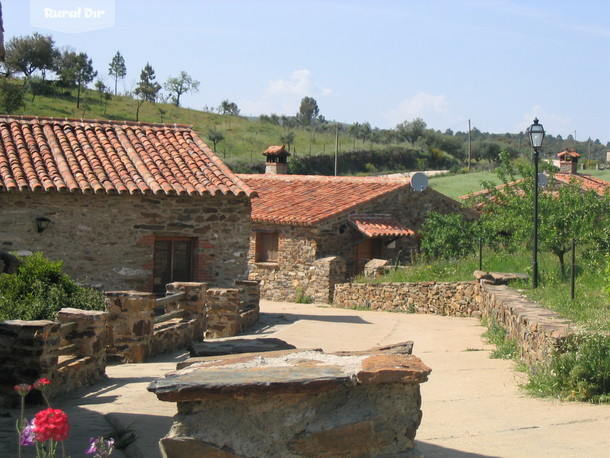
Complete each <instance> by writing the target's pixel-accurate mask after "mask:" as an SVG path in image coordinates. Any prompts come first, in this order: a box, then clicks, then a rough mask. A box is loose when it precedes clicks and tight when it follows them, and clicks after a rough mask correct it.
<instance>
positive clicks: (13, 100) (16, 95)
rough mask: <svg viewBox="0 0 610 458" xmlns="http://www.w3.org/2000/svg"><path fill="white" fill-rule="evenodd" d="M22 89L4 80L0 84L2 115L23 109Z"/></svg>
mask: <svg viewBox="0 0 610 458" xmlns="http://www.w3.org/2000/svg"><path fill="white" fill-rule="evenodd" d="M23 98H24V90H23V87H21V86H20V85H17V84H13V83H11V82H10V81H9V80H8V79H6V78H4V79H2V81H1V82H0V109H2V111H3V112H4V113H8V114H11V113H13V112H15V111H17V110H19V109H20V108H21V107H23V105H24V103H23Z"/></svg>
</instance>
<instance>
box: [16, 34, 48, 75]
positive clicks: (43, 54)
mask: <svg viewBox="0 0 610 458" xmlns="http://www.w3.org/2000/svg"><path fill="white" fill-rule="evenodd" d="M57 53H58V51H57V50H56V49H55V42H54V41H53V38H52V37H51V36H50V35H41V34H39V33H38V32H34V33H33V34H32V35H28V36H21V37H13V38H11V39H10V40H9V42H8V43H7V45H6V61H5V68H6V69H7V73H8V74H10V73H13V72H16V73H23V74H24V75H25V77H26V79H28V78H29V77H30V76H32V74H33V73H34V72H35V71H37V70H39V71H40V72H41V73H42V77H43V79H44V78H45V76H46V72H47V71H48V70H53V68H54V61H55V58H56V56H57Z"/></svg>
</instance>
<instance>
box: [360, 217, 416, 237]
mask: <svg viewBox="0 0 610 458" xmlns="http://www.w3.org/2000/svg"><path fill="white" fill-rule="evenodd" d="M349 222H350V223H351V224H352V225H353V226H354V227H355V228H356V229H358V231H360V232H362V233H363V234H364V235H366V236H367V237H384V236H390V237H399V236H409V235H415V232H414V231H412V230H411V229H409V228H408V227H406V226H405V225H403V224H402V223H401V222H400V221H398V220H396V219H394V218H392V216H391V215H351V216H350V217H349Z"/></svg>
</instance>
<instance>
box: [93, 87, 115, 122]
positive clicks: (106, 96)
mask: <svg viewBox="0 0 610 458" xmlns="http://www.w3.org/2000/svg"><path fill="white" fill-rule="evenodd" d="M95 89H97V92H98V94H99V96H100V103H102V102H105V103H104V114H106V109H107V108H108V102H109V101H110V99H112V94H111V92H110V88H109V87H108V86H106V84H104V82H103V81H102V80H101V79H98V80H97V81H96V82H95Z"/></svg>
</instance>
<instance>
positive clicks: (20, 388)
mask: <svg viewBox="0 0 610 458" xmlns="http://www.w3.org/2000/svg"><path fill="white" fill-rule="evenodd" d="M31 390H32V385H28V384H27V383H20V384H19V385H15V391H16V392H17V393H19V396H25V395H27V394H28V393H29V392H30V391H31Z"/></svg>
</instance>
